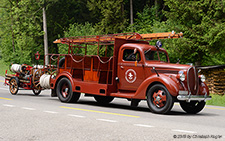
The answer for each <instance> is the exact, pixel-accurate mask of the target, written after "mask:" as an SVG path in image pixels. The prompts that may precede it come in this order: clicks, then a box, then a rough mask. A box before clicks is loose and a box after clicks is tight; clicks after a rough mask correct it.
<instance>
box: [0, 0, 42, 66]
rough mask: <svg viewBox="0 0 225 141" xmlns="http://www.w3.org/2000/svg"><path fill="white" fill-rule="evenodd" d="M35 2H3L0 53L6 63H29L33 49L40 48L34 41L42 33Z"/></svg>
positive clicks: (6, 0) (12, 0)
mask: <svg viewBox="0 0 225 141" xmlns="http://www.w3.org/2000/svg"><path fill="white" fill-rule="evenodd" d="M35 2H36V1H35V0H23V1H17V0H5V1H3V9H2V10H3V13H4V14H2V16H1V20H2V21H3V24H2V25H1V31H2V33H4V34H2V36H1V51H2V57H3V59H4V60H5V61H6V62H11V61H13V62H16V63H31V56H32V52H33V51H34V50H35V48H36V49H37V48H40V44H39V42H38V41H37V40H36V39H37V38H38V37H40V36H42V34H43V33H42V32H41V26H40V22H38V21H39V17H40V16H39V15H38V14H39V13H37V11H38V9H39V7H38V5H37V4H36V3H35ZM7 25H10V26H9V27H7ZM10 40H11V41H10ZM10 42H11V43H10Z"/></svg>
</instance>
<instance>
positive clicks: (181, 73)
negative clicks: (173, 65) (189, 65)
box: [179, 71, 185, 81]
mask: <svg viewBox="0 0 225 141" xmlns="http://www.w3.org/2000/svg"><path fill="white" fill-rule="evenodd" d="M179 79H180V80H181V81H184V80H185V74H184V72H183V71H179Z"/></svg>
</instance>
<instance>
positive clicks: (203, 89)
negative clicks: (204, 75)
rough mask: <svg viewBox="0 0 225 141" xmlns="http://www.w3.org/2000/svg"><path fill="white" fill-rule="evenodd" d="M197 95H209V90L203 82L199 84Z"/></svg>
mask: <svg viewBox="0 0 225 141" xmlns="http://www.w3.org/2000/svg"><path fill="white" fill-rule="evenodd" d="M198 93H199V95H205V94H207V95H209V88H208V86H207V85H206V83H205V82H201V83H200V85H199V90H198Z"/></svg>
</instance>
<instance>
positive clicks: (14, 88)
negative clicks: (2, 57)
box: [9, 77, 19, 95]
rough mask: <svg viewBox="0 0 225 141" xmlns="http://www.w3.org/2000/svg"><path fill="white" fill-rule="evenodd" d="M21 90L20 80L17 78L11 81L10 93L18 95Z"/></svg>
mask: <svg viewBox="0 0 225 141" xmlns="http://www.w3.org/2000/svg"><path fill="white" fill-rule="evenodd" d="M18 90H19V79H18V78H17V77H12V78H11V79H10V80H9V91H10V93H11V94H12V95H16V94H17V93H18Z"/></svg>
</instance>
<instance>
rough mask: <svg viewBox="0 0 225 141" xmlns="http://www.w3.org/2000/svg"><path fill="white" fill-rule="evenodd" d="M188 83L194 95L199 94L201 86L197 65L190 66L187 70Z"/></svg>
mask: <svg viewBox="0 0 225 141" xmlns="http://www.w3.org/2000/svg"><path fill="white" fill-rule="evenodd" d="M187 85H188V90H189V92H191V94H193V95H197V94H198V88H199V80H198V72H197V70H196V69H195V67H190V68H189V69H188V72H187Z"/></svg>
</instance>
